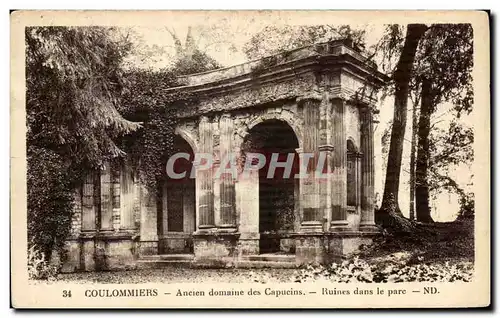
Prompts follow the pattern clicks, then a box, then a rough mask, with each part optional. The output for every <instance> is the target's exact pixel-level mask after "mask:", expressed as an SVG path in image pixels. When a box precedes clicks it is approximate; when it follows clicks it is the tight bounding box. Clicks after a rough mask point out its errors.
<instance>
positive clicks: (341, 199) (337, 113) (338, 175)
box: [330, 98, 348, 232]
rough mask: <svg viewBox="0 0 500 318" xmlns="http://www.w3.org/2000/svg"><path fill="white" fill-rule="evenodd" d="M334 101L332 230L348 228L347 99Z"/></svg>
mask: <svg viewBox="0 0 500 318" xmlns="http://www.w3.org/2000/svg"><path fill="white" fill-rule="evenodd" d="M331 103H332V120H333V127H332V133H333V135H332V141H333V147H334V150H333V176H332V177H333V182H332V215H331V221H330V231H331V232H338V231H346V230H348V222H347V213H346V211H347V169H346V163H347V140H346V129H345V101H344V100H343V99H342V98H333V99H332V100H331Z"/></svg>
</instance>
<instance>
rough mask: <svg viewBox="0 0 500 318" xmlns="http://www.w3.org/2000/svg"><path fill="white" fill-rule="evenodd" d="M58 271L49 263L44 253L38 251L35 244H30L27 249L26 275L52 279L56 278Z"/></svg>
mask: <svg viewBox="0 0 500 318" xmlns="http://www.w3.org/2000/svg"><path fill="white" fill-rule="evenodd" d="M58 271H59V268H58V267H57V266H55V265H52V264H50V262H49V261H48V260H46V258H45V255H44V253H42V252H40V250H38V248H37V246H36V245H35V244H31V247H30V248H29V249H28V277H29V278H30V279H48V280H52V279H55V278H56V275H57V273H58Z"/></svg>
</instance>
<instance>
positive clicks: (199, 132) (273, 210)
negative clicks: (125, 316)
mask: <svg viewBox="0 0 500 318" xmlns="http://www.w3.org/2000/svg"><path fill="white" fill-rule="evenodd" d="M18 13H19V14H18V15H15V14H14V15H12V16H11V23H12V24H13V25H14V24H15V23H17V24H19V25H18V26H17V28H16V30H18V32H17V33H16V35H19V37H16V38H14V37H12V39H11V41H17V42H19V44H18V45H17V46H18V47H19V50H18V51H17V52H18V53H19V54H20V55H19V56H14V55H12V56H11V58H12V59H16V60H18V61H19V65H23V66H24V69H17V72H19V74H20V75H19V74H18V77H16V82H17V83H18V84H19V85H20V87H19V91H18V93H19V94H17V95H16V92H15V90H13V95H12V98H13V100H15V102H16V104H15V106H14V105H13V106H11V112H12V117H11V121H12V126H15V127H14V128H13V132H14V131H15V129H16V127H18V129H20V130H19V131H18V132H19V134H17V135H14V134H13V135H12V138H13V139H12V140H13V142H12V147H13V148H16V149H17V150H13V151H12V153H11V156H13V155H14V152H16V151H17V152H16V153H18V154H19V156H18V157H16V159H15V162H13V165H12V167H11V169H12V170H11V173H12V174H16V175H18V178H14V179H13V180H12V189H11V191H12V195H13V204H19V209H20V210H24V211H25V216H24V219H18V218H17V217H16V218H14V219H12V222H13V223H12V224H11V228H12V229H13V227H15V228H16V230H15V231H20V233H13V239H12V241H11V245H12V247H13V249H15V250H16V251H17V252H16V254H17V253H19V254H20V255H19V257H17V256H16V259H19V263H18V264H22V265H21V266H23V267H22V268H19V269H17V270H16V271H19V272H20V271H21V269H22V272H23V273H22V274H19V275H20V276H22V277H25V278H27V279H26V285H27V286H31V287H30V288H38V289H37V290H43V288H52V289H50V290H53V291H54V292H56V291H57V299H64V298H68V300H69V298H78V297H80V298H81V299H84V301H86V302H89V303H90V302H92V301H94V300H96V299H100V300H99V301H103V302H106V301H109V299H115V300H116V301H121V302H122V306H124V307H129V306H130V307H132V305H129V304H128V303H127V302H128V301H129V300H130V299H132V298H141V299H147V298H158V297H167V298H168V299H170V300H171V303H170V304H168V305H165V306H168V307H171V306H173V307H177V306H179V308H180V307H184V306H186V305H183V304H181V303H178V304H175V302H177V301H178V299H180V298H182V299H183V300H182V301H187V302H190V301H191V302H197V301H198V300H195V298H197V297H200V298H202V299H204V300H203V305H200V306H206V307H218V306H221V307H226V306H233V305H231V304H230V302H229V303H227V304H225V303H224V302H225V299H227V298H231V297H234V298H238V297H239V296H241V297H242V298H243V297H250V296H252V295H254V296H255V297H257V298H256V299H261V298H259V297H266V296H267V298H269V300H263V299H264V298H262V299H261V300H257V301H256V302H257V303H255V304H250V302H252V300H249V299H248V298H246V299H245V300H244V301H245V304H246V306H248V307H256V306H257V307H261V308H266V307H273V306H274V307H277V306H286V307H297V308H300V307H302V306H303V305H301V300H299V298H298V297H300V296H302V297H316V296H317V297H318V301H319V299H320V298H321V297H323V298H325V301H329V302H330V305H329V306H339V307H344V306H345V307H352V306H358V307H362V308H363V307H374V306H377V305H373V301H376V298H375V297H382V295H383V297H384V300H385V301H386V302H391V303H390V304H389V303H386V305H387V306H388V307H393V308H394V307H399V306H400V305H403V303H405V301H403V300H404V299H407V298H411V297H414V296H415V297H417V296H418V297H427V298H426V299H427V300H425V301H424V302H423V304H424V305H423V306H425V304H426V305H427V306H429V307H434V306H440V305H441V304H440V302H439V301H438V299H439V298H438V297H446V298H447V301H448V302H451V301H453V294H448V295H447V296H445V295H444V294H443V293H445V292H444V289H441V287H440V286H441V285H439V284H441V283H445V284H444V285H443V286H445V287H446V288H449V289H447V290H448V293H453V290H454V287H453V286H455V284H457V285H456V286H461V287H460V288H456V287H455V289H461V292H462V293H465V294H467V292H466V290H467V289H468V288H469V287H467V286H471V287H472V286H474V287H473V289H474V290H476V291H477V297H476V298H475V297H472V296H470V299H469V301H471V302H473V303H472V304H470V303H467V301H466V300H467V297H462V296H460V297H462V298H457V299H456V300H457V306H461V304H460V303H458V300H459V299H462V300H463V301H464V305H484V306H487V305H488V304H489V288H490V287H489V257H490V256H489V245H488V244H489V229H490V225H489V217H490V207H489V200H490V198H489V171H490V166H489V149H490V145H489V127H490V126H489V121H490V119H489V111H490V104H489V74H488V73H487V72H488V71H487V70H489V55H488V54H489V42H487V38H489V30H488V15H487V14H486V13H485V12H482V13H481V12H472V11H470V12H462V14H461V15H460V14H458V13H456V14H457V17H456V18H454V15H453V14H454V13H453V12H447V13H449V15H446V14H445V13H443V14H442V15H441V16H439V15H437V14H433V13H423V12H422V13H418V12H413V13H414V15H408V16H406V17H405V18H404V19H399V20H398V19H397V18H393V19H391V18H390V16H388V17H387V18H385V19H382V18H379V19H377V18H376V17H378V14H380V17H384V15H383V13H382V12H380V13H370V12H364V14H365V16H364V18H361V16H359V17H358V16H356V14H355V13H352V16H349V19H348V18H346V17H344V18H343V19H336V18H335V17H337V16H339V12H335V11H330V12H328V11H323V12H322V13H319V12H314V11H310V12H308V11H300V12H299V11H296V12H294V11H290V12H282V11H247V12H244V11H226V12H223V11H204V12H203V11H191V12H187V11H186V12H182V11H177V12H175V11H171V12H168V13H166V12H165V13H164V14H168V15H169V16H168V17H170V18H165V19H163V18H162V12H161V11H158V12H155V13H153V15H152V16H151V17H154V22H149V21H148V20H149V18H148V16H147V14H146V13H145V12H143V13H138V12H137V13H135V14H136V15H137V16H138V17H139V16H140V15H141V14H142V15H143V19H139V18H138V19H137V22H134V20H130V19H128V20H127V23H119V22H120V21H121V20H117V22H116V23H114V22H112V21H114V20H113V19H114V18H117V17H119V16H120V14H121V13H120V12H114V13H113V14H114V15H112V14H111V13H109V16H110V20H109V21H111V22H109V21H106V22H103V21H104V20H103V18H104V17H106V16H107V14H108V13H107V12H106V11H101V12H94V13H90V12H83V11H82V12H79V13H80V14H81V15H82V17H81V19H82V20H84V21H83V24H82V25H80V24H81V23H76V22H75V23H74V25H72V22H71V21H72V20H71V17H77V16H76V14H78V12H76V11H75V12H72V13H71V14H70V12H64V11H61V12H57V13H54V12H52V13H51V12H40V13H37V12H36V11H31V12H26V11H25V12H23V11H20V12H18ZM360 13H361V12H360ZM23 14H24V15H23ZM29 14H32V15H29ZM99 14H100V15H99ZM127 14H129V16H130V14H133V13H130V12H129V13H127ZM316 14H317V15H318V16H317V17H316V18H315V15H316ZM328 14H330V18H328ZM419 14H420V16H419ZM425 14H427V16H426V15H425ZM65 15H67V18H68V19H61V20H58V18H59V17H63V18H64V16H65ZM125 15H126V14H125V13H123V20H125ZM393 15H395V16H398V14H397V12H393ZM370 16H372V17H373V19H370V18H369V17H370ZM400 16H403V15H402V14H401V13H400ZM30 17H32V18H33V19H34V20H33V21H38V23H27V21H32V20H29V18H30ZM172 17H178V19H173V18H172ZM426 17H429V19H426ZM434 17H437V18H440V19H441V20H438V19H436V20H433V18H434ZM16 19H17V20H16ZM85 19H86V20H85ZM14 20H16V21H17V22H16V21H14ZM82 20H78V21H80V22H81V21H82ZM19 21H23V22H22V23H20V22H19ZM59 21H60V22H59ZM75 21H77V20H76V19H75ZM336 21H338V22H336ZM478 21H479V22H478ZM141 22H143V23H141ZM478 26H479V27H478ZM13 32H14V31H13ZM13 34H14V33H13ZM478 42H482V43H478ZM478 47H479V48H480V50H482V51H478ZM478 56H481V57H482V58H483V59H478ZM478 63H479V64H478ZM16 65H17V64H16ZM478 70H481V71H482V72H479V71H478ZM478 72H479V73H478ZM12 76H13V80H14V74H13V75H12ZM479 83H481V86H482V87H481V88H479V89H478V88H477V87H478V84H479ZM23 85H24V86H23ZM23 94H24V96H23ZM16 97H17V98H16ZM14 113H16V116H14ZM15 140H18V141H19V142H17V143H16V142H15ZM478 142H479V144H478ZM478 147H479V148H478ZM478 149H479V150H480V151H481V152H480V153H478V152H477V150H478ZM483 156H484V157H485V158H478V157H483ZM12 160H14V159H12ZM478 160H479V161H478ZM17 162H19V166H17V167H18V168H19V170H16V163H17ZM15 184H16V185H15ZM16 189H17V190H16ZM15 193H19V194H20V195H19V196H16V195H15ZM21 193H22V195H21ZM478 196H479V197H480V198H481V200H478ZM21 201H22V202H21ZM476 207H478V209H477V211H476ZM23 213H24V212H23ZM19 218H20V216H19ZM478 220H479V221H478ZM478 222H481V223H478ZM478 226H479V228H478ZM478 233H480V234H479V235H480V237H478ZM21 234H22V235H24V236H23V240H22V241H21V240H16V239H15V238H14V236H17V235H21ZM479 240H481V241H480V242H482V243H478V241H479ZM478 244H480V245H479V246H478ZM481 244H482V245H481ZM479 248H482V250H481V254H478V249H479ZM21 250H22V251H21ZM478 261H480V262H481V264H482V265H478ZM12 262H15V260H14V259H13V260H12ZM23 263H24V264H23ZM12 264H13V265H14V263H12ZM478 266H481V267H479V268H480V270H478ZM485 266H486V267H485ZM485 268H486V270H484V269H485ZM478 272H480V273H481V274H480V275H483V276H482V278H481V279H478V274H477V273H478ZM12 275H14V272H12ZM485 277H486V278H485ZM23 279H24V278H23ZM419 283H420V284H419ZM480 283H481V284H480ZM72 284H77V285H81V286H92V288H90V287H89V288H87V287H86V288H84V289H82V290H81V292H80V295H77V292H76V290H75V289H73V288H71V287H67V286H73V285H72ZM130 284H132V285H130ZM155 284H156V285H155ZM183 284H187V285H183ZM219 284H222V285H219ZM308 284H309V285H308ZM407 284H409V285H407ZM473 284H475V285H473ZM159 286H160V287H159ZM252 286H257V287H255V288H254V287H252ZM304 286H312V287H308V288H305V287H304ZM314 286H317V287H314ZM408 286H410V287H408ZM478 286H482V287H478ZM445 287H443V288H445ZM446 288H445V289H446ZM47 290H48V289H47ZM14 292H15V290H14ZM20 293H21V290H20V289H18V290H17V295H16V294H15V295H14V296H15V297H16V296H17V297H20V295H19V294H20ZM469 293H470V292H469ZM437 294H441V295H437ZM465 294H463V295H465ZM372 296H373V297H372ZM483 296H484V297H483ZM61 297H63V298H61ZM221 297H224V298H221ZM332 297H334V298H335V297H345V298H346V299H347V297H350V298H352V300H349V301H350V303H349V304H346V305H339V304H331V302H332V301H331V299H334V298H332ZM370 298H374V300H373V301H372V300H368V299H370ZM328 299H330V300H328ZM361 299H365V300H366V303H363V301H360V300H361ZM432 299H434V302H433V301H432ZM278 300H283V301H285V300H286V302H287V304H284V303H273V301H278ZM96 301H97V300H96ZM142 301H144V302H145V303H146V300H142ZM235 301H237V300H235ZM242 301H243V300H242ZM259 301H262V305H259V304H258V302H259ZM302 301H303V300H302ZM370 302H372V303H371V305H370V304H369V303H370ZM54 303H56V300H54ZM35 304H36V303H35ZM79 304H82V302H80V303H79ZM131 304H132V302H131ZM234 304H236V303H234ZM353 304H354V305H353ZM408 304H410V303H408ZM40 305H42V303H40ZM103 306H106V305H103ZM133 306H136V305H133ZM188 306H189V305H188ZM193 306H194V305H193ZM234 306H237V305H234ZM238 306H239V307H245V305H242V303H239V305H238ZM318 306H322V307H324V306H325V305H324V303H323V305H318ZM408 306H410V305H408Z"/></svg>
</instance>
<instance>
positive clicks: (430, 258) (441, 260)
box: [53, 221, 474, 284]
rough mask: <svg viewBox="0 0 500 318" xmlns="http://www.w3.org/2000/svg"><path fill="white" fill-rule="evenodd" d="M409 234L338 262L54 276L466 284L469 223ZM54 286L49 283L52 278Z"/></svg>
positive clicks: (80, 279) (470, 243) (93, 280)
mask: <svg viewBox="0 0 500 318" xmlns="http://www.w3.org/2000/svg"><path fill="white" fill-rule="evenodd" d="M417 228H418V230H417V231H416V232H415V233H414V235H412V236H407V237H398V236H391V235H384V236H382V237H381V238H380V239H379V240H378V241H376V242H375V244H374V245H373V246H371V247H369V248H366V249H365V250H362V251H361V252H360V253H359V254H358V255H353V256H352V257H351V258H350V259H348V260H345V261H344V262H342V263H339V264H337V265H332V266H326V267H315V268H312V267H305V268H296V269H276V268H272V269H271V268H265V269H231V268H229V269H192V268H186V267H185V266H180V265H171V266H168V267H165V268H162V269H144V270H132V271H114V272H85V273H73V274H60V275H58V276H57V278H56V280H55V281H59V282H74V283H82V284H83V283H146V282H156V283H243V282H260V283H271V282H274V283H277V282H305V281H315V280H320V279H321V280H328V281H332V282H353V281H357V282H403V281H457V280H459V281H470V280H471V279H472V274H473V263H474V226H473V221H461V222H448V223H434V224H430V225H427V224H426V225H424V224H417ZM53 282H54V280H53Z"/></svg>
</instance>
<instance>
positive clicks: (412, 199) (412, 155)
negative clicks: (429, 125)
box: [410, 103, 418, 221]
mask: <svg viewBox="0 0 500 318" xmlns="http://www.w3.org/2000/svg"><path fill="white" fill-rule="evenodd" d="M411 116H412V117H411V118H412V124H411V146H410V220H412V221H413V220H415V153H416V150H417V149H416V147H417V125H418V119H417V103H415V104H414V105H413V109H412V112H411Z"/></svg>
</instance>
